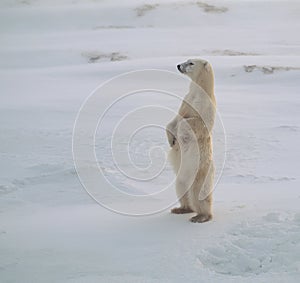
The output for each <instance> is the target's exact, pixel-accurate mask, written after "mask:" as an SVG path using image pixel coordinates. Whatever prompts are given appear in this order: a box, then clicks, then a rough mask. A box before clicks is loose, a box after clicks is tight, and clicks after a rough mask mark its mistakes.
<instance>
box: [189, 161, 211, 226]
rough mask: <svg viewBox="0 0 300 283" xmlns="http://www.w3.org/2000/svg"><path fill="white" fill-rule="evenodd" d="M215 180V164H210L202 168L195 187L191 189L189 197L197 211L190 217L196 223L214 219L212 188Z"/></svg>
mask: <svg viewBox="0 0 300 283" xmlns="http://www.w3.org/2000/svg"><path fill="white" fill-rule="evenodd" d="M213 182H214V166H213V164H210V166H208V170H207V167H206V169H204V168H203V169H201V171H199V174H198V176H197V178H196V181H195V183H194V184H193V187H192V188H191V190H190V191H189V194H188V199H189V203H190V206H191V208H192V209H193V211H195V212H196V213H197V215H196V216H194V217H192V218H191V219H190V221H191V222H194V223H196V222H197V223H202V222H206V221H209V220H211V219H212V190H213Z"/></svg>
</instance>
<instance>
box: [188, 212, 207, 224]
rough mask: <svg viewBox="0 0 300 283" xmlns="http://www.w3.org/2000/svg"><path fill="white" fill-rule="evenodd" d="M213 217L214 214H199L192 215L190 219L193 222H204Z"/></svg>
mask: <svg viewBox="0 0 300 283" xmlns="http://www.w3.org/2000/svg"><path fill="white" fill-rule="evenodd" d="M211 219H212V215H207V214H197V215H196V216H194V217H192V218H191V219H190V221H191V222H193V223H203V222H207V221H209V220H211Z"/></svg>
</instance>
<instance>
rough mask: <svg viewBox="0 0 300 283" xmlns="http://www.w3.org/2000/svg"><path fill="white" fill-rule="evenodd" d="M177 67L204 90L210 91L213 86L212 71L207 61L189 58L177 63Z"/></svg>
mask: <svg viewBox="0 0 300 283" xmlns="http://www.w3.org/2000/svg"><path fill="white" fill-rule="evenodd" d="M177 69H178V71H179V72H180V73H182V74H185V75H187V76H188V77H190V78H191V80H192V81H193V82H195V83H196V84H197V85H199V86H201V87H202V88H204V89H205V90H206V91H209V92H210V90H211V89H212V88H213V85H214V73H213V69H212V66H211V65H210V63H209V62H207V61H205V60H202V59H189V60H187V61H186V62H184V63H181V64H178V65H177Z"/></svg>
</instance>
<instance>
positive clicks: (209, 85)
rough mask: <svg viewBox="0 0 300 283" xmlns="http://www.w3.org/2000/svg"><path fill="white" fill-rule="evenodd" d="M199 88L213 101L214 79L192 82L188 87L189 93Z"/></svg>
mask: <svg viewBox="0 0 300 283" xmlns="http://www.w3.org/2000/svg"><path fill="white" fill-rule="evenodd" d="M199 86H200V87H201V88H202V89H203V90H204V91H205V92H206V93H207V94H208V96H209V97H210V99H212V100H213V101H214V100H215V94H214V79H213V78H212V79H209V80H207V79H203V80H199V81H197V82H195V81H193V82H192V83H191V85H190V91H197V90H198V87H199Z"/></svg>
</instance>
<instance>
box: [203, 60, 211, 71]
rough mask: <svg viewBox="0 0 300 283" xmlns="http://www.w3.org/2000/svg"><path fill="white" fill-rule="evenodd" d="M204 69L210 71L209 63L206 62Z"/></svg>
mask: <svg viewBox="0 0 300 283" xmlns="http://www.w3.org/2000/svg"><path fill="white" fill-rule="evenodd" d="M204 68H205V70H206V71H207V72H209V71H210V68H209V64H208V62H205V63H204Z"/></svg>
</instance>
